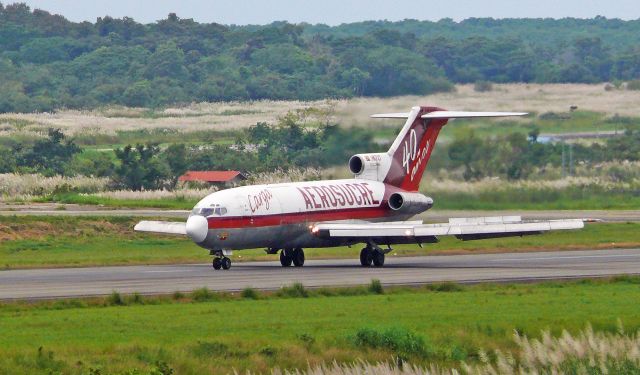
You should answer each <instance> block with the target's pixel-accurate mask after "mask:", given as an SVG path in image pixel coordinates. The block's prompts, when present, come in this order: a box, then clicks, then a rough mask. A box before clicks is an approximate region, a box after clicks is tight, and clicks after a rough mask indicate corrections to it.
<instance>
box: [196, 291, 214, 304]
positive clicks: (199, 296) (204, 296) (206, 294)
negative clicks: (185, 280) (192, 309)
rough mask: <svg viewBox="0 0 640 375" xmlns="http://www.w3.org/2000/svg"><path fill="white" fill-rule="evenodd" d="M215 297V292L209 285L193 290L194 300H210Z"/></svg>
mask: <svg viewBox="0 0 640 375" xmlns="http://www.w3.org/2000/svg"><path fill="white" fill-rule="evenodd" d="M213 297H214V294H213V293H212V292H211V291H210V290H209V289H208V288H207V287H203V288H200V289H196V290H194V291H193V292H191V298H192V299H193V300H194V301H198V302H202V301H209V300H212V299H213Z"/></svg>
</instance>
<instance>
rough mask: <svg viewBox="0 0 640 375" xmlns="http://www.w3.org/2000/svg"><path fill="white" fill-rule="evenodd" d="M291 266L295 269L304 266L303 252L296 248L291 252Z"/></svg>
mask: <svg viewBox="0 0 640 375" xmlns="http://www.w3.org/2000/svg"><path fill="white" fill-rule="evenodd" d="M292 258H293V265H294V266H296V267H302V266H304V250H302V249H301V248H297V249H295V250H293V257H292Z"/></svg>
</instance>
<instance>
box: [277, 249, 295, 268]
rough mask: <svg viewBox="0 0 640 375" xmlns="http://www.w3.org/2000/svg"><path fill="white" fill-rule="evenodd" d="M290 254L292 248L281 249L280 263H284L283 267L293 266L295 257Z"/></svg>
mask: <svg viewBox="0 0 640 375" xmlns="http://www.w3.org/2000/svg"><path fill="white" fill-rule="evenodd" d="M290 254H291V249H289V250H285V249H282V250H280V264H282V267H291V263H292V262H293V257H292V256H291V255H290Z"/></svg>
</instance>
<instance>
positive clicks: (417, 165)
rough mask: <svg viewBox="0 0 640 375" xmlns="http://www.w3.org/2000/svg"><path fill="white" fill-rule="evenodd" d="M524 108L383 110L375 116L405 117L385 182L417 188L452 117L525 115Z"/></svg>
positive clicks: (412, 188) (409, 189)
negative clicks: (513, 110)
mask: <svg viewBox="0 0 640 375" xmlns="http://www.w3.org/2000/svg"><path fill="white" fill-rule="evenodd" d="M524 115H526V113H524V112H461V111H445V110H443V109H441V108H436V107H413V108H411V112H409V113H386V114H380V115H373V116H371V117H374V118H406V119H407V122H406V123H405V124H404V127H402V131H400V134H398V137H397V138H396V140H395V141H394V142H393V144H392V145H391V148H390V149H389V151H388V152H387V157H388V158H387V159H386V162H387V164H386V165H387V166H388V167H389V169H388V171H387V173H386V175H385V178H384V182H385V183H387V184H390V185H393V186H397V187H399V188H401V189H404V190H408V191H417V190H418V188H419V187H420V180H421V179H422V174H423V173H424V169H425V168H426V167H427V163H428V162H429V158H430V157H431V152H432V151H433V148H434V147H435V145H436V139H437V138H438V134H440V129H442V127H443V126H445V125H446V124H447V122H448V121H449V119H453V118H482V117H509V116H524Z"/></svg>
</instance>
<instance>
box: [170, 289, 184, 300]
mask: <svg viewBox="0 0 640 375" xmlns="http://www.w3.org/2000/svg"><path fill="white" fill-rule="evenodd" d="M171 298H173V299H174V300H179V299H183V298H184V293H182V292H179V291H175V292H173V295H171Z"/></svg>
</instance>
